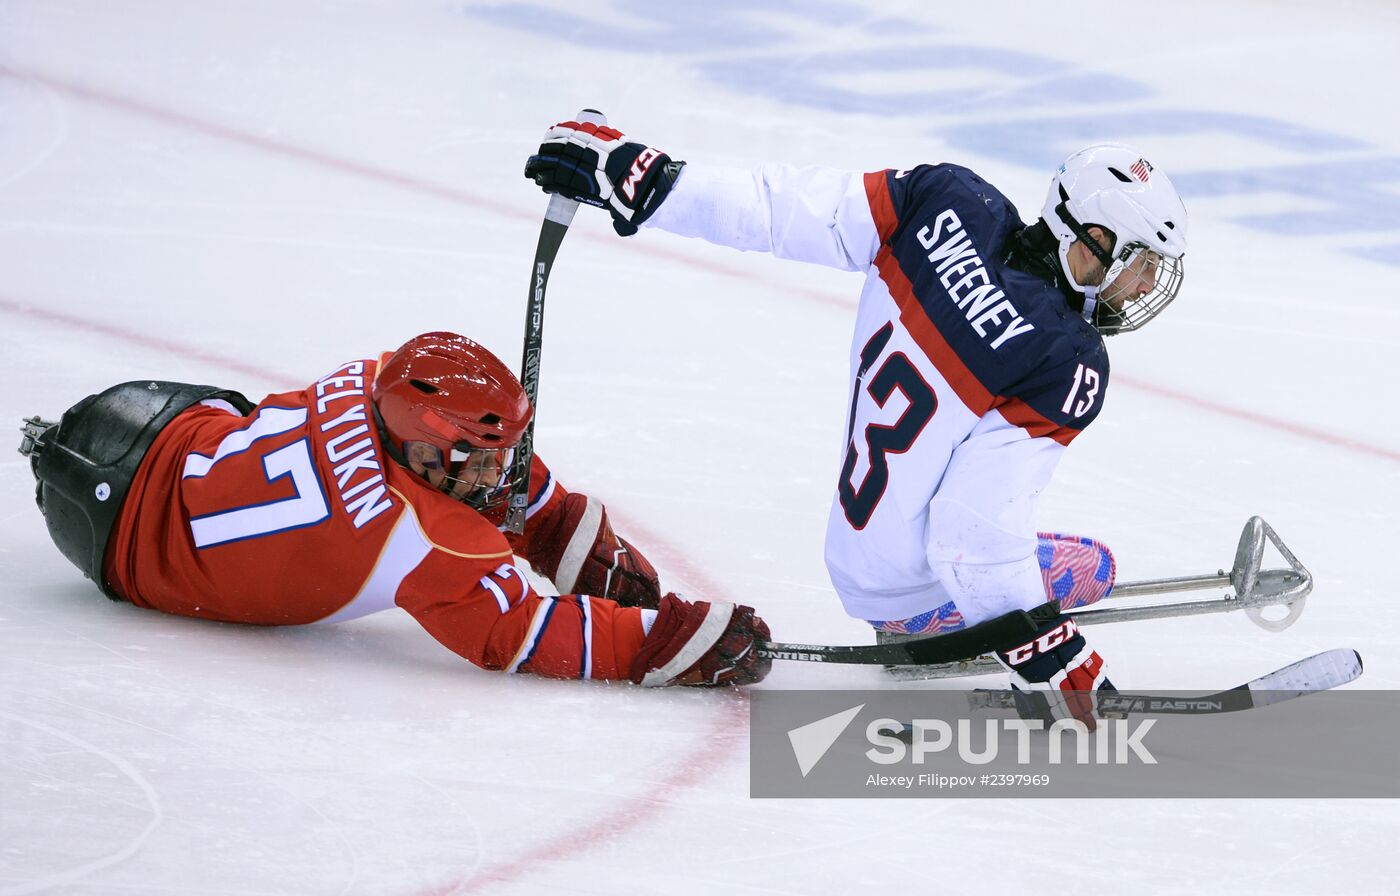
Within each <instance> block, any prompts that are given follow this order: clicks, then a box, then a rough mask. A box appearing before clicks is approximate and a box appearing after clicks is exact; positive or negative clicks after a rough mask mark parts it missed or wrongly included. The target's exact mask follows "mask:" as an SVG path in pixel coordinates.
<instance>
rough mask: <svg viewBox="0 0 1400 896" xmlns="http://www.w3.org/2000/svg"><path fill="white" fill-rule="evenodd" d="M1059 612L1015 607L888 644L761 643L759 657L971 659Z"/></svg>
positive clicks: (1049, 607)
mask: <svg viewBox="0 0 1400 896" xmlns="http://www.w3.org/2000/svg"><path fill="white" fill-rule="evenodd" d="M1058 614H1059V607H1058V605H1056V604H1053V603H1050V604H1044V605H1042V606H1039V607H1036V608H1035V609H1033V610H1029V611H1026V610H1015V611H1012V612H1010V613H1007V614H1005V615H1004V616H998V617H996V618H995V619H988V620H987V621H986V622H980V623H978V624H977V625H974V626H970V627H968V628H965V629H961V630H959V631H956V632H950V633H949V634H946V635H930V636H929V637H927V638H911V639H909V640H907V641H892V642H889V643H886V644H855V645H841V646H832V645H822V644H783V643H780V642H776V641H774V642H767V643H764V642H759V644H758V645H757V647H756V649H757V651H758V655H759V656H763V657H767V658H769V659H774V660H799V661H803V662H813V663H871V664H881V663H883V664H886V665H910V664H912V665H922V664H926V663H951V662H954V661H957V660H971V659H973V658H975V657H977V656H978V655H980V654H983V653H986V652H987V651H989V650H995V649H996V648H998V647H1004V646H1006V645H1007V644H1008V643H1010V642H1012V641H1014V640H1016V639H1017V638H1022V637H1030V636H1031V635H1033V634H1035V632H1036V631H1038V630H1039V628H1040V624H1041V623H1042V622H1044V621H1047V620H1049V619H1053V618H1054V617H1055V616H1056V615H1058Z"/></svg>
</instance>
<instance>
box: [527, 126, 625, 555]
mask: <svg viewBox="0 0 1400 896" xmlns="http://www.w3.org/2000/svg"><path fill="white" fill-rule="evenodd" d="M575 120H576V121H579V122H592V123H593V124H607V119H606V118H605V117H604V116H603V113H601V112H599V111H597V110H596V109H584V110H583V111H581V112H579V114H578V115H577V117H576V118H575ZM576 211H578V202H577V201H576V200H573V199H565V198H564V197H563V196H559V195H557V194H556V195H554V196H550V197H549V207H548V208H546V209H545V213H544V223H543V224H541V225H540V241H539V244H538V245H536V246H535V263H534V265H533V267H531V269H530V292H529V297H528V299H527V300H526V306H525V350H524V354H523V356H522V357H521V359H520V384H521V385H522V386H524V387H525V394H526V396H528V397H529V399H530V408H531V410H532V411H533V412H534V413H532V414H531V416H530V423H529V425H528V426H526V427H525V434H524V435H522V436H521V437H520V444H519V445H517V446H516V449H515V470H514V476H515V484H514V485H513V486H511V490H510V505H509V507H508V508H507V510H506V529H507V530H508V531H510V532H514V533H516V534H517V535H518V534H520V533H521V532H524V531H525V511H526V509H527V508H528V507H529V504H530V464H531V463H532V462H533V460H534V457H535V421H536V420H538V419H539V415H540V410H539V408H540V406H539V397H540V355H541V354H542V353H543V351H544V291H545V288H546V287H547V286H548V285H549V273H550V271H551V270H552V269H553V268H554V257H555V256H556V255H558V254H559V245H560V243H562V242H564V234H566V233H568V232H569V225H570V224H572V223H573V220H574V212H576Z"/></svg>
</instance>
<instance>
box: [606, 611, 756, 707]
mask: <svg viewBox="0 0 1400 896" xmlns="http://www.w3.org/2000/svg"><path fill="white" fill-rule="evenodd" d="M770 637H771V635H770V634H769V632H768V623H766V622H764V621H763V620H762V619H759V618H758V617H757V616H755V615H754V612H753V608H752V607H744V606H737V605H735V604H729V603H723V602H715V603H710V602H709V601H703V600H697V601H695V602H694V603H691V602H690V601H688V600H683V599H681V598H679V597H677V596H676V595H674V594H667V595H666V596H665V597H663V598H662V599H661V609H660V610H659V611H658V612H657V614H656V622H654V623H653V624H652V626H651V633H650V634H648V635H647V638H646V640H645V641H643V642H642V649H641V652H640V653H638V654H637V658H636V659H635V660H633V661H632V669H631V673H630V676H629V677H630V678H631V679H632V681H633V682H634V683H636V684H640V685H642V686H644V687H663V686H665V685H673V684H682V685H694V686H697V687H723V686H725V685H733V684H753V683H754V682H756V681H762V680H763V677H764V676H765V675H767V674H768V670H769V669H770V668H772V666H773V661H772V660H770V659H766V658H763V657H760V656H759V655H758V653H757V652H756V651H755V650H754V642H755V641H767V640H768V639H769V638H770Z"/></svg>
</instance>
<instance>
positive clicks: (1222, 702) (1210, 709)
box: [968, 647, 1362, 716]
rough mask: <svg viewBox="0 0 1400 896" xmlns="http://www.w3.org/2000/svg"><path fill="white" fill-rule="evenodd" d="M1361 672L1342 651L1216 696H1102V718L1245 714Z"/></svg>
mask: <svg viewBox="0 0 1400 896" xmlns="http://www.w3.org/2000/svg"><path fill="white" fill-rule="evenodd" d="M1361 670H1362V665H1361V654H1359V653H1357V652H1356V651H1355V650H1351V649H1349V648H1344V647H1339V648H1336V649H1333V650H1325V651H1323V652H1322V653H1319V654H1315V655H1313V656H1310V657H1308V658H1307V659H1302V660H1298V662H1296V663H1290V664H1289V665H1287V666H1284V667H1283V668H1282V669H1275V670H1274V671H1273V672H1270V673H1268V674H1267V675H1261V676H1259V677H1258V678H1256V679H1253V680H1252V681H1247V682H1245V683H1244V684H1242V685H1239V686H1238V687H1233V688H1230V689H1229V690H1225V691H1220V692H1218V693H1215V694H1205V695H1203V696H1200V697H1170V696H1165V695H1160V694H1124V693H1109V694H1100V695H1099V697H1098V706H1099V712H1100V713H1103V714H1104V715H1113V716H1125V715H1134V714H1137V715H1158V714H1160V715H1166V714H1174V715H1210V714H1214V713H1222V712H1240V711H1241V710H1246V709H1256V708H1258V707H1260V706H1269V705H1270V704H1273V703H1282V702H1283V701H1285V700H1292V699H1293V698H1295V697H1302V696H1304V695H1306V694H1312V693H1316V692H1317V691H1326V690H1329V689H1331V688H1335V687H1339V686H1341V685H1344V684H1346V683H1347V682H1350V681H1355V680H1356V679H1358V678H1360V677H1361ZM968 699H969V701H970V703H971V704H972V707H973V708H974V709H1014V708H1015V706H1016V699H1015V696H1014V695H1013V694H1012V693H1011V691H988V690H976V691H973V692H972V694H971V695H970V696H969V698H968Z"/></svg>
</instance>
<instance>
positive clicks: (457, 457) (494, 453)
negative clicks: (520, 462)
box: [404, 442, 516, 510]
mask: <svg viewBox="0 0 1400 896" xmlns="http://www.w3.org/2000/svg"><path fill="white" fill-rule="evenodd" d="M404 449H405V453H406V454H408V455H409V456H411V457H416V458H417V459H418V462H419V463H421V464H422V465H423V466H424V468H426V469H427V470H442V471H443V473H444V474H445V475H444V476H443V478H442V481H441V482H439V483H438V485H437V490H438V491H440V492H442V493H443V494H444V495H447V496H448V497H449V498H452V499H453V500H454V501H461V502H462V503H463V504H467V505H470V506H471V507H473V508H475V509H477V510H489V509H491V508H493V507H497V506H499V505H501V504H504V503H505V500H506V498H507V497H508V496H509V495H510V491H511V488H512V487H513V486H514V485H515V478H516V470H515V446H514V445H512V446H510V447H509V448H478V447H476V446H475V445H470V444H467V443H465V442H461V443H458V444H457V445H454V446H453V447H452V452H451V455H450V456H449V458H448V462H447V463H446V464H443V462H442V452H441V451H439V450H438V449H437V448H436V447H434V446H432V445H430V444H428V443H427V442H406V443H404ZM424 449H426V450H424ZM492 474H495V478H496V481H495V482H494V483H492V482H489V481H487V482H485V483H483V479H487V478H489V477H491V476H492ZM424 478H426V477H424ZM462 485H465V486H466V487H467V490H466V491H464V492H458V491H457V489H458V488H459V487H460V486H462Z"/></svg>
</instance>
